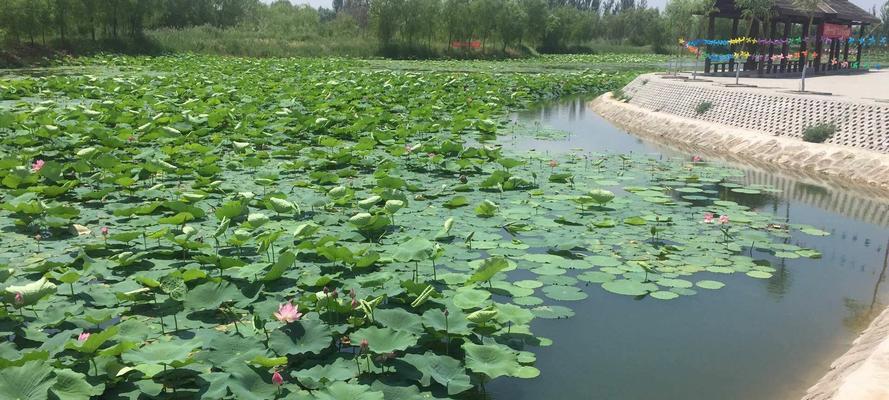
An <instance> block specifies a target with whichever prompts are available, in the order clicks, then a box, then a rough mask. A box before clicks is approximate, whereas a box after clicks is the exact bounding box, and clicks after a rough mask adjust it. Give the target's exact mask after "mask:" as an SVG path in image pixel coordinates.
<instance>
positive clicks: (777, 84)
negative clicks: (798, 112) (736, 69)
mask: <svg viewBox="0 0 889 400" xmlns="http://www.w3.org/2000/svg"><path fill="white" fill-rule="evenodd" d="M683 75H685V76H690V75H691V74H683ZM699 78H701V79H707V80H711V81H713V82H709V83H703V82H702V83H700V84H701V85H707V84H710V85H712V84H714V83H716V84H733V83H735V78H734V77H711V76H707V77H700V76H699ZM740 83H741V84H747V85H756V86H757V87H759V88H762V89H766V88H773V89H776V90H782V91H785V90H799V83H800V80H799V78H795V79H786V78H744V77H742V78H741V79H740ZM806 90H808V91H813V92H826V93H830V94H831V95H833V96H836V97H845V98H849V99H864V100H876V101H880V102H889V70H886V69H884V70H880V71H876V70H871V71H870V72H868V73H865V74H854V75H826V76H824V75H821V76H816V77H809V78H806Z"/></svg>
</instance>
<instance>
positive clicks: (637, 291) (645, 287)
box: [602, 279, 657, 296]
mask: <svg viewBox="0 0 889 400" xmlns="http://www.w3.org/2000/svg"><path fill="white" fill-rule="evenodd" d="M602 289H605V290H607V291H609V292H611V293H616V294H622V295H626V296H641V295H644V294H648V292H652V291H656V290H657V285H654V284H651V283H645V282H642V281H641V280H634V279H616V280H613V281H608V282H605V283H603V284H602Z"/></svg>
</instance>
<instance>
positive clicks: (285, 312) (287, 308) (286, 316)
mask: <svg viewBox="0 0 889 400" xmlns="http://www.w3.org/2000/svg"><path fill="white" fill-rule="evenodd" d="M302 316H303V314H302V313H301V312H299V304H297V305H296V306H294V305H293V303H291V302H289V301H288V302H287V303H283V304H281V305H279V306H278V311H277V312H275V318H277V319H278V321H281V322H284V323H287V324H289V323H291V322H293V321H299V319H300V318H301V317H302Z"/></svg>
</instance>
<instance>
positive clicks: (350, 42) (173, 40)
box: [146, 26, 379, 57]
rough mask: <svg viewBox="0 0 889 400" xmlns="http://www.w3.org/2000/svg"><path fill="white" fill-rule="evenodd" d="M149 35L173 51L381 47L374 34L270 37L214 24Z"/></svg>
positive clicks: (345, 52)
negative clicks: (214, 25)
mask: <svg viewBox="0 0 889 400" xmlns="http://www.w3.org/2000/svg"><path fill="white" fill-rule="evenodd" d="M146 36H147V37H149V38H150V39H152V40H153V41H154V42H156V43H158V45H159V46H160V47H161V48H163V49H165V50H167V51H170V52H178V53H200V54H213V55H229V56H243V57H322V56H339V57H373V56H376V55H377V52H378V49H379V45H378V43H377V41H376V40H375V39H373V38H371V35H358V37H342V38H338V37H320V36H315V35H302V36H299V35H297V36H291V37H283V36H282V37H270V36H267V35H264V34H260V33H257V32H251V31H249V30H245V29H219V28H215V27H211V26H198V27H193V28H187V29H159V30H153V31H149V32H147V33H146Z"/></svg>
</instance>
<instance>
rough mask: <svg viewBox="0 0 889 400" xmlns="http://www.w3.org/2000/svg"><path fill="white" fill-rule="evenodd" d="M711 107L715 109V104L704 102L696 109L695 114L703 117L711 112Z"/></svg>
mask: <svg viewBox="0 0 889 400" xmlns="http://www.w3.org/2000/svg"><path fill="white" fill-rule="evenodd" d="M711 107H713V103H711V102H709V101H702V102H700V103H698V105H697V106H696V107H695V113H697V114H698V115H702V114H704V113H706V112H707V111H709V110H710V108H711Z"/></svg>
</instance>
